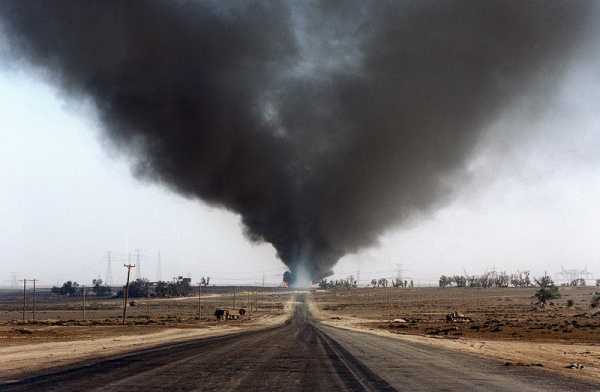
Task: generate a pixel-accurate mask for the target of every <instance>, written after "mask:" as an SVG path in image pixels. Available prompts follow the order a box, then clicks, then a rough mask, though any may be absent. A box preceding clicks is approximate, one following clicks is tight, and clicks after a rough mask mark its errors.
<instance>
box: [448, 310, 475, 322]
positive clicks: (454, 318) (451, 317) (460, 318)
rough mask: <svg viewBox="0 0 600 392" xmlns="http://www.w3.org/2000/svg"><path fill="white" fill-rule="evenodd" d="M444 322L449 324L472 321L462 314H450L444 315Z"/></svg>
mask: <svg viewBox="0 0 600 392" xmlns="http://www.w3.org/2000/svg"><path fill="white" fill-rule="evenodd" d="M446 321H448V322H449V323H470V322H471V321H473V320H471V318H469V317H467V316H465V315H464V314H462V313H459V312H452V313H448V314H447V315H446Z"/></svg>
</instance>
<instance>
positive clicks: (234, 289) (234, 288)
mask: <svg viewBox="0 0 600 392" xmlns="http://www.w3.org/2000/svg"><path fill="white" fill-rule="evenodd" d="M236 289H237V287H235V286H233V309H235V291H236Z"/></svg>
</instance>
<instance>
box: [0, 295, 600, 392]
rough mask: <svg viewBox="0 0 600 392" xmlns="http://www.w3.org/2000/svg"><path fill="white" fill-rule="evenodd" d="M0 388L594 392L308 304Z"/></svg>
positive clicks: (594, 387)
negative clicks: (317, 318)
mask: <svg viewBox="0 0 600 392" xmlns="http://www.w3.org/2000/svg"><path fill="white" fill-rule="evenodd" d="M0 390H1V391H127V392H132V391H169V392H179V391H182V392H183V391H186V392H187V391H310V392H316V391H404V390H406V391H471V390H479V391H519V392H525V391H600V385H594V384H590V383H585V382H581V381H575V380H572V379H567V378H564V377H560V376H557V375H554V374H552V373H549V372H547V371H545V370H543V369H537V368H514V367H506V366H503V364H502V363H501V362H498V361H494V360H484V359H481V358H478V357H474V356H471V355H468V354H462V353H456V352H452V351H447V350H441V349H437V348H431V347H427V346H422V345H418V344H412V343H406V342H402V341H399V340H395V339H389V338H385V337H379V336H374V335H369V334H363V333H357V332H349V331H343V330H339V329H335V328H331V327H325V326H319V325H315V324H314V323H313V322H312V321H311V319H310V317H309V314H308V313H307V310H306V306H304V305H303V304H300V305H299V306H297V307H296V310H295V313H294V317H293V318H292V320H291V321H290V322H289V323H288V324H286V325H284V326H282V327H278V328H273V329H269V330H264V331H259V332H249V333H243V334H238V335H229V336H223V337H216V338H207V339H201V340H195V341H191V342H186V343H179V344H171V345H165V346H163V347H160V348H156V349H150V350H144V351H139V352H136V353H131V354H128V355H125V356H121V357H115V358H113V359H109V360H103V361H100V362H95V363H87V364H80V365H75V366H72V367H70V368H65V369H55V370H54V371H53V373H51V374H46V375H37V376H33V377H30V378H27V379H24V380H21V381H19V382H17V383H13V384H3V385H0Z"/></svg>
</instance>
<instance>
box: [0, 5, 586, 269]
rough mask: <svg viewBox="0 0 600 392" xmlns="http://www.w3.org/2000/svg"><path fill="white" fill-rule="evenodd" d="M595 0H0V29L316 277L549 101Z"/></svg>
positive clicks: (175, 174) (147, 163)
mask: <svg viewBox="0 0 600 392" xmlns="http://www.w3.org/2000/svg"><path fill="white" fill-rule="evenodd" d="M591 3H593V2H584V1H580V2H574V1H563V0H554V1H535V0H531V1H521V0H506V1H499V0H486V1H480V0H461V1H453V0H446V1H439V0H435V1H433V0H431V1H430V0H418V1H408V0H406V1H393V2H385V1H383V0H382V1H371V2H368V1H367V2H365V1H356V2H353V1H342V2H338V1H322V2H319V1H313V2H305V3H299V2H290V3H286V2H266V1H260V2H250V1H241V0H240V1H229V2H223V1H215V2H210V1H136V2H125V1H97V2H91V1H85V2H84V1H80V0H68V1H67V0H55V1H46V0H2V1H1V2H0V23H1V28H2V30H3V32H4V34H5V35H6V37H8V40H9V43H10V48H11V54H12V56H14V58H15V59H16V60H22V61H25V62H27V63H30V64H33V65H34V66H36V67H41V68H42V69H43V70H44V73H45V74H46V75H47V77H48V78H49V79H50V80H51V81H52V82H53V83H55V84H57V85H58V86H60V88H61V89H63V90H64V91H66V92H67V93H68V94H71V95H73V96H75V97H79V96H87V97H90V98H91V99H93V101H94V103H95V105H96V107H97V109H98V112H99V116H100V119H101V122H102V124H103V128H104V129H105V130H106V134H107V135H108V137H109V138H110V140H111V141H112V142H113V143H114V145H115V146H117V147H118V148H119V149H121V150H122V151H123V152H124V153H125V154H128V155H130V156H133V157H134V159H135V166H134V167H135V172H136V173H137V174H138V175H140V176H142V177H144V178H148V179H151V180H154V181H158V182H160V183H162V184H164V185H165V186H168V187H169V188H171V189H172V190H174V191H176V192H178V193H180V194H183V195H186V196H189V197H193V198H198V199H201V200H203V201H205V202H208V203H210V204H211V205H216V206H222V207H224V208H227V209H229V210H231V211H234V212H236V213H238V214H240V216H241V217H242V221H243V223H244V226H245V229H246V232H247V235H248V237H249V238H250V239H252V240H254V241H267V242H270V243H271V244H273V246H274V247H275V248H276V249H277V252H278V255H279V257H281V259H282V260H283V262H284V263H285V264H287V265H288V266H289V268H290V269H291V270H292V271H293V272H296V273H297V272H299V271H300V270H301V269H303V270H304V271H305V273H307V274H308V276H309V277H312V278H318V277H320V276H323V275H324V274H326V273H327V272H328V271H329V270H330V269H331V267H332V266H333V265H334V264H335V262H336V261H337V260H338V259H339V258H340V257H341V256H343V255H344V254H347V253H350V252H355V251H357V250H359V249H360V248H363V247H366V246H369V245H372V244H374V243H376V242H377V238H378V236H380V235H381V233H382V232H383V231H384V230H385V229H386V228H389V227H391V226H393V225H397V224H401V223H403V222H406V220H408V219H410V218H412V217H413V216H415V215H420V214H422V213H427V212H428V211H431V210H432V209H434V208H436V207H437V206H439V205H441V204H443V203H444V202H445V201H447V200H448V199H449V198H450V197H451V195H452V193H453V192H455V191H456V190H457V188H458V187H459V186H460V184H461V182H460V181H459V179H460V178H462V177H464V176H465V174H466V170H465V165H466V163H467V161H468V159H469V157H470V154H471V153H472V152H473V150H474V148H475V146H476V144H477V142H478V140H479V136H480V135H481V133H482V132H483V131H484V130H485V128H486V126H488V125H489V124H490V123H491V122H493V121H494V119H495V118H496V117H497V116H498V115H499V114H500V113H501V112H502V111H503V110H504V109H505V108H507V106H509V105H511V103H512V102H514V101H516V100H517V99H523V98H524V97H526V98H527V99H531V100H540V98H541V97H543V96H544V95H547V94H550V93H551V90H552V88H553V87H555V86H556V84H557V83H558V81H559V80H560V75H561V73H562V72H563V71H564V70H565V68H566V67H567V66H568V64H569V61H570V59H571V56H570V54H571V53H570V52H571V51H573V50H574V49H575V48H576V46H577V43H578V42H579V40H580V38H581V35H582V34H583V32H584V30H585V26H586V25H587V19H588V16H589V15H590V14H591V10H590V8H591V7H592V4H591ZM515 142H516V143H518V140H517V141H515Z"/></svg>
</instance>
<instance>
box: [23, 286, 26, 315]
mask: <svg viewBox="0 0 600 392" xmlns="http://www.w3.org/2000/svg"><path fill="white" fill-rule="evenodd" d="M26 290H27V279H23V321H25V310H26V307H27V305H26V304H27V296H26Z"/></svg>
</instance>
